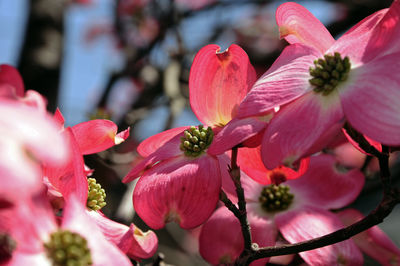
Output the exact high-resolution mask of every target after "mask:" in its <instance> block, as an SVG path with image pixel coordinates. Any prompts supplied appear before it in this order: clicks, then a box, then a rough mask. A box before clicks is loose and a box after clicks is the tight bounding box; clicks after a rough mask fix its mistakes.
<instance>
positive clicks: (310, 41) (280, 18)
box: [275, 2, 335, 53]
mask: <svg viewBox="0 0 400 266" xmlns="http://www.w3.org/2000/svg"><path fill="white" fill-rule="evenodd" d="M275 16H276V23H277V24H278V26H279V34H280V37H281V38H285V39H286V41H288V42H289V43H290V44H293V43H302V44H305V45H309V46H311V47H314V48H315V49H317V50H319V51H320V52H321V53H325V51H326V50H328V48H329V47H331V46H332V44H333V43H334V42H335V39H333V37H332V35H331V34H330V33H329V31H328V30H327V29H326V28H325V26H324V25H323V24H322V23H321V22H320V21H319V20H318V19H317V18H316V17H314V15H313V14H311V13H310V12H309V11H308V10H307V9H306V8H304V7H303V6H301V5H299V4H297V3H294V2H288V3H284V4H282V5H280V6H279V7H278V9H277V10H276V15H275Z"/></svg>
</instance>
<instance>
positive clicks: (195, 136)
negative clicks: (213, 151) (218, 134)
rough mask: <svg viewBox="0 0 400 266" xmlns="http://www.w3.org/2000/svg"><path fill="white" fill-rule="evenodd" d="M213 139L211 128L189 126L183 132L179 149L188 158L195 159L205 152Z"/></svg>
mask: <svg viewBox="0 0 400 266" xmlns="http://www.w3.org/2000/svg"><path fill="white" fill-rule="evenodd" d="M213 138H214V133H213V131H212V129H211V127H207V128H205V127H203V126H202V125H200V126H198V127H195V126H191V127H190V128H189V129H187V130H185V131H184V132H183V137H181V145H180V149H181V151H183V152H184V153H185V155H186V156H189V157H197V156H199V155H200V154H201V153H202V152H203V151H204V150H206V149H207V148H208V147H209V146H210V144H211V142H212V140H213Z"/></svg>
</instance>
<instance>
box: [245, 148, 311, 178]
mask: <svg viewBox="0 0 400 266" xmlns="http://www.w3.org/2000/svg"><path fill="white" fill-rule="evenodd" d="M260 148H261V146H258V147H257V148H240V150H239V154H238V165H239V166H240V169H241V170H242V171H244V172H245V173H246V174H247V175H248V176H249V177H251V178H252V179H253V180H254V181H256V182H258V183H259V184H263V185H269V184H271V183H274V184H277V183H280V182H277V181H279V180H277V178H279V177H282V178H284V180H281V182H284V181H286V180H290V179H296V178H298V177H300V176H302V175H303V174H304V173H305V171H306V170H307V168H308V162H309V159H304V160H301V162H300V167H299V170H298V171H295V170H293V169H291V168H289V167H284V166H279V167H277V168H275V169H273V170H268V169H266V168H265V166H264V163H263V162H262V160H261V151H260Z"/></svg>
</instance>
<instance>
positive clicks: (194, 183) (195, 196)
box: [133, 155, 221, 229]
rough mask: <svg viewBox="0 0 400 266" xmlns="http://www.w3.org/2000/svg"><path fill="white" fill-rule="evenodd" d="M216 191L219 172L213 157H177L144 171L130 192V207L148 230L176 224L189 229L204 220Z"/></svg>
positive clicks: (217, 194)
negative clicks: (170, 223) (171, 222)
mask: <svg viewBox="0 0 400 266" xmlns="http://www.w3.org/2000/svg"><path fill="white" fill-rule="evenodd" d="M220 189H221V173H220V169H219V165H218V161H217V160H215V158H213V157H210V156H207V155H203V156H200V157H199V158H196V159H187V158H186V157H184V156H180V157H177V158H173V159H169V160H166V161H164V162H161V163H158V164H157V165H155V166H154V167H153V168H151V169H150V170H148V171H146V172H144V174H143V175H142V177H141V178H140V179H139V181H138V183H137V184H136V187H135V190H134V192H133V205H134V208H135V210H136V212H137V213H138V214H139V216H140V217H141V218H142V219H143V221H144V222H145V223H146V224H147V225H148V226H150V227H151V228H154V229H160V228H162V227H164V225H165V223H167V222H170V221H176V222H177V223H179V225H180V226H181V227H182V228H185V229H190V228H194V227H196V226H199V225H200V224H202V223H203V222H204V221H206V220H207V219H208V217H209V216H210V215H211V213H212V212H213V210H214V208H215V206H216V204H217V202H218V199H219V191H220Z"/></svg>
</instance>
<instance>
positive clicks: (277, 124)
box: [261, 91, 343, 169]
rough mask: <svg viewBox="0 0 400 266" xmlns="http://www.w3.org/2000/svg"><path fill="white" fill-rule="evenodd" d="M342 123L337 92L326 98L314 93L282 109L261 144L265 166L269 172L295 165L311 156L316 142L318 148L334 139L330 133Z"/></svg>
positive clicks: (272, 121) (335, 133) (332, 133)
mask: <svg viewBox="0 0 400 266" xmlns="http://www.w3.org/2000/svg"><path fill="white" fill-rule="evenodd" d="M342 120H343V112H342V107H341V105H340V101H339V97H338V95H337V94H336V93H335V92H332V93H331V94H330V95H328V97H325V96H322V95H320V94H316V93H314V92H313V91H311V92H309V93H307V94H306V95H304V96H303V97H301V98H299V99H297V100H296V101H294V102H292V103H290V104H288V105H286V106H284V107H282V108H281V109H280V110H279V112H278V113H277V114H276V115H275V117H274V118H273V119H272V120H271V122H270V124H269V125H268V127H267V129H266V131H265V133H264V139H263V142H262V144H261V156H262V160H263V162H264V165H265V166H266V167H267V168H268V169H274V168H276V167H278V166H280V165H285V166H292V165H293V163H296V162H297V161H298V159H300V158H301V157H304V156H306V155H310V154H309V153H310V149H311V148H312V149H313V151H314V150H316V147H315V145H314V144H315V143H318V144H319V146H320V147H319V148H323V147H324V145H327V144H329V142H330V141H331V139H332V138H331V137H332V136H334V135H337V132H334V131H331V130H330V128H331V126H332V125H334V124H336V123H339V122H340V121H342ZM337 130H338V131H339V130H340V128H338V129H337ZM326 132H329V133H330V134H325V133H326ZM321 137H323V138H321Z"/></svg>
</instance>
